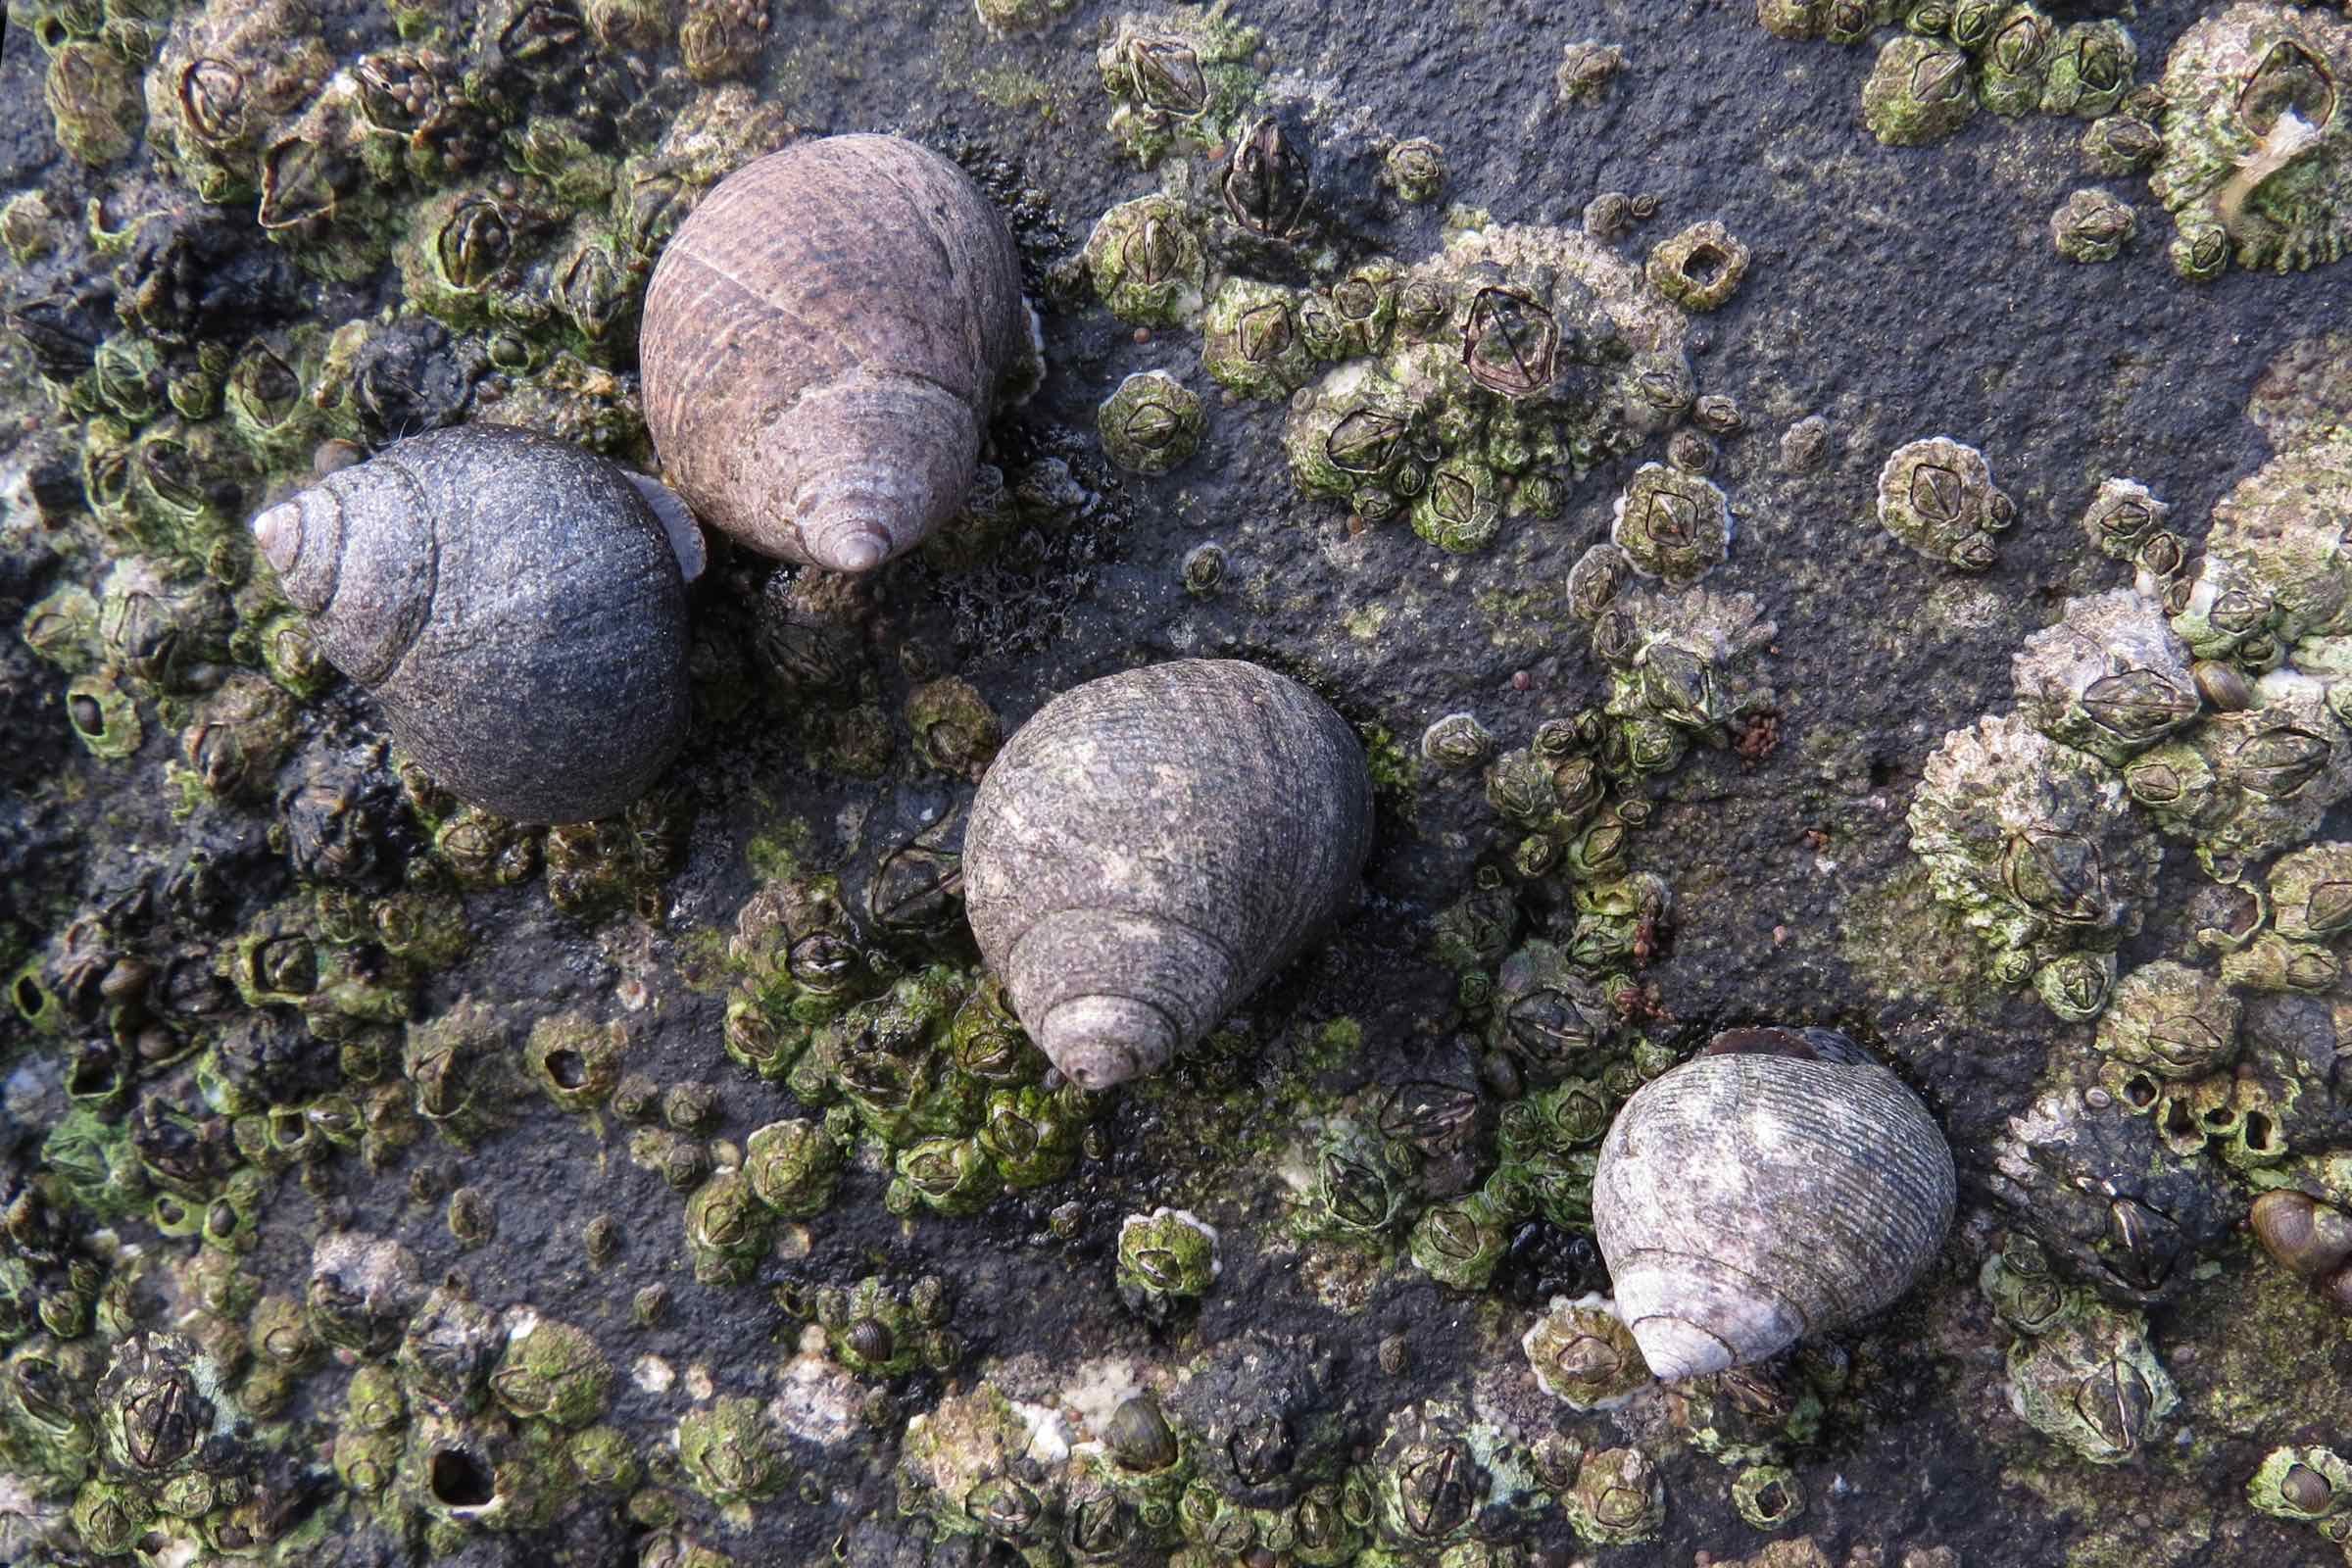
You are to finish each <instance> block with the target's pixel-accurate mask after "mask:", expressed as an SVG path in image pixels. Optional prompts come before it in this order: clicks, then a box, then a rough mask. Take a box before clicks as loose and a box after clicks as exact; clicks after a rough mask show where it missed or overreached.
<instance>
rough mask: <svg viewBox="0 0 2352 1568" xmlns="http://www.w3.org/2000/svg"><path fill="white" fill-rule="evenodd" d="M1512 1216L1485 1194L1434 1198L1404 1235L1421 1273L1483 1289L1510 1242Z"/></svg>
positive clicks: (1466, 1288) (1459, 1286) (1443, 1282)
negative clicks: (1436, 1199)
mask: <svg viewBox="0 0 2352 1568" xmlns="http://www.w3.org/2000/svg"><path fill="white" fill-rule="evenodd" d="M1511 1230H1512V1226H1511V1216H1509V1215H1506V1214H1504V1213H1502V1212H1500V1211H1499V1210H1498V1208H1497V1206H1496V1204H1495V1201H1493V1200H1492V1199H1491V1198H1489V1197H1488V1196H1487V1195H1486V1194H1484V1193H1477V1192H1474V1193H1469V1194H1466V1195H1464V1196H1463V1197H1460V1198H1450V1199H1447V1200H1446V1201H1444V1202H1440V1203H1432V1204H1431V1205H1430V1206H1429V1207H1427V1208H1425V1209H1423V1210H1422V1211H1421V1215H1420V1217H1419V1218H1418V1219H1416V1220H1415V1221H1414V1222H1413V1228H1412V1230H1411V1231H1410V1232H1408V1233H1407V1234H1406V1236H1405V1248H1406V1250H1407V1252H1408V1253H1409V1254H1410V1255H1411V1257H1412V1260H1413V1262H1414V1263H1415V1264H1416V1265H1417V1266H1419V1268H1420V1269H1421V1270H1422V1272H1423V1273H1425V1274H1427V1275H1428V1276H1429V1277H1430V1278H1431V1279H1434V1280H1436V1281H1437V1282H1438V1283H1439V1284H1441V1285H1445V1286H1448V1287H1450V1288H1451V1289H1453V1290H1457V1291H1483V1290H1485V1289H1486V1288H1487V1282H1488V1281H1489V1280H1491V1279H1493V1278H1494V1276H1495V1268H1496V1267H1497V1266H1499V1265H1500V1264H1501V1262H1502V1257H1503V1253H1504V1252H1505V1251H1506V1250H1509V1248H1510V1243H1511Z"/></svg>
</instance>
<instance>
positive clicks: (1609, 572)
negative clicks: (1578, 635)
mask: <svg viewBox="0 0 2352 1568" xmlns="http://www.w3.org/2000/svg"><path fill="white" fill-rule="evenodd" d="M1634 577H1635V571H1634V563H1633V558H1632V557H1630V556H1628V555H1627V554H1626V553H1625V552H1624V551H1623V550H1621V549H1620V548H1618V547H1617V546H1616V545H1614V544H1610V543H1607V542H1605V541H1604V542H1602V543H1600V544H1596V545H1594V546H1593V547H1592V548H1591V549H1590V550H1587V551H1586V552H1585V553H1584V554H1583V555H1581V556H1579V557H1577V559H1576V564H1575V565H1573V566H1571V567H1569V568H1568V613H1570V614H1571V615H1574V616H1575V617H1576V618H1577V619H1579V620H1582V621H1593V620H1597V619H1598V618H1599V617H1600V613H1601V612H1602V611H1604V610H1606V609H1608V608H1609V606H1611V605H1612V604H1615V603H1616V602H1617V596H1618V595H1619V594H1621V593H1623V592H1624V591H1625V589H1626V586H1627V584H1629V583H1631V582H1632V581H1633V580H1634Z"/></svg>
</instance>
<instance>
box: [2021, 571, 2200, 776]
mask: <svg viewBox="0 0 2352 1568" xmlns="http://www.w3.org/2000/svg"><path fill="white" fill-rule="evenodd" d="M2012 668H2013V670H2014V672H2015V676H2016V680H2017V699H2018V704H2019V708H2020V711H2022V712H2023V713H2024V715H2025V716H2026V717H2027V718H2029V719H2031V720H2033V722H2034V727H2035V728H2037V729H2039V730H2040V731H2041V732H2042V733H2043V734H2045V735H2047V736H2049V737H2050V739H2052V740H2054V741H2060V742H2063V743H2064V744H2066V745H2068V746H2074V747H2078V748H2080V749H2082V751H2085V752H2088V753H2090V754H2091V755H2092V756H2093V757H2098V758H2103V759H2105V760H2107V761H2110V762H2121V761H2123V760H2124V759H2125V758H2127V757H2129V756H2131V754H2132V753H2134V752H2137V751H2140V750H2142V749H2144V748H2146V747H2149V746H2152V745H2154V744H2155V743H2156V742H2157V741H2159V740H2161V739H2163V738H2164V736H2166V735H2167V734H2169V733H2171V732H2172V731H2173V730H2176V729H2179V728H2180V726H2181V725H2183V724H2186V723H2187V722H2188V721H2189V720H2191V719H2193V718H2195V717H2196V716H2197V707H2198V695H2199V689H2198V685H2197V682H2196V679H2195V676H2194V673H2193V671H2192V670H2191V668H2190V665H2189V659H2188V650H2187V649H2186V648H2185V647H2184V646H2182V644H2181V642H2180V638H2178V637H2176V636H2174V635H2173V633H2172V629H2171V628H2170V627H2169V626H2167V625H2166V624H2165V617H2164V608H2163V607H2162V606H2161V605H2159V604H2157V603H2156V602H2155V601H2154V600H2152V599H2149V598H2146V597H2144V596H2143V595H2141V594H2140V593H2138V592H2137V591H2136V590H2134V589H2131V588H2118V589H2116V590H2114V591H2113V592H2111V593H2104V594H2098V595H2095V596H2093V597H2091V598H2088V599H2070V600H2068V601H2067V604H2066V615H2065V617H2064V618H2063V619H2061V620H2060V621H2059V622H2058V623H2057V624H2056V625H2054V626H2048V627H2045V628H2043V629H2042V630H2040V631H2037V632H2035V633H2034V635H2033V636H2031V637H2029V638H2027V639H2026V641H2025V645H2024V646H2023V647H2022V648H2020V649H2019V650H2018V652H2017V657H2016V659H2015V660H2014V661H2013V662H2012ZM2239 706H2241V707H2242V706H2244V705H2242V704H2241V705H2239Z"/></svg>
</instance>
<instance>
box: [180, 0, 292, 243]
mask: <svg viewBox="0 0 2352 1568" xmlns="http://www.w3.org/2000/svg"><path fill="white" fill-rule="evenodd" d="M333 70H334V58H333V56H332V55H331V54H329V53H328V51H327V48H326V46H325V43H324V42H323V40H321V38H320V37H319V30H318V22H317V19H316V17H315V15H314V14H313V12H312V11H311V10H310V9H309V8H308V7H305V6H301V5H299V4H296V3H294V0H262V3H260V4H254V3H251V0H211V3H210V4H208V5H206V6H204V7H203V8H202V9H200V10H194V11H189V12H185V13H183V14H182V15H181V16H180V17H179V18H178V19H177V21H176V22H174V24H173V25H172V31H171V35H170V37H169V38H168V39H167V40H166V41H165V44H164V48H163V51H162V54H161V56H160V57H159V58H158V59H157V61H156V64H155V67H154V69H152V70H150V71H149V72H148V73H147V75H146V97H147V125H148V134H149V137H150V139H151V140H152V141H153V142H154V143H155V145H156V147H157V150H158V152H159V153H160V154H161V155H162V157H163V158H164V159H165V160H166V161H167V162H168V163H169V164H171V165H172V166H173V167H175V168H176V170H177V171H178V172H179V174H180V177H181V178H183V179H185V180H186V181H187V182H188V183H189V184H190V185H191V186H192V187H193V188H194V189H195V191H196V193H197V194H198V195H199V196H200V197H202V198H203V199H204V200H206V201H208V202H216V203H224V202H228V201H232V200H235V199H238V198H241V197H247V196H250V195H252V194H253V192H254V189H255V186H256V183H257V181H258V178H259V166H258V157H259V154H260V149H261V147H262V146H263V145H264V144H265V143H266V142H267V141H269V140H270V139H272V136H273V133H274V131H275V128H276V127H277V125H278V124H279V123H280V122H281V121H283V120H285V119H286V118H287V117H289V116H291V115H293V114H294V113H295V112H296V111H298V110H299V109H300V108H301V107H302V105H303V103H304V102H305V101H306V100H308V99H309V98H310V97H311V95H312V94H313V93H315V92H316V91H317V90H318V89H319V85H320V84H321V83H322V82H324V81H325V80H326V78H327V76H328V75H329V73H332V72H333Z"/></svg>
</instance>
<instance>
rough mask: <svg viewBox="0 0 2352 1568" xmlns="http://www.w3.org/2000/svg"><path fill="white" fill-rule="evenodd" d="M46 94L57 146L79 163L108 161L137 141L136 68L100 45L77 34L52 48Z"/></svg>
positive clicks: (140, 120)
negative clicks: (75, 36) (55, 128)
mask: <svg viewBox="0 0 2352 1568" xmlns="http://www.w3.org/2000/svg"><path fill="white" fill-rule="evenodd" d="M44 92H45V94H46V96H47V98H48V101H49V116H50V119H51V120H52V122H54V123H55V124H56V127H57V142H58V145H59V146H61V147H63V148H64V149H65V150H66V152H67V154H68V155H69V156H71V157H73V159H75V160H77V161H78V162H80V163H84V164H89V165H92V166H97V165H102V164H111V163H113V162H114V161H115V160H116V159H118V158H121V157H123V155H124V154H126V153H128V152H129V151H130V150H131V149H132V148H133V147H135V146H137V145H138V141H139V132H140V130H141V129H142V128H143V126H144V125H145V123H146V119H147V110H146V105H145V104H144V103H142V102H141V101H140V97H139V74H138V72H137V71H136V70H135V69H134V68H133V67H132V66H130V65H129V64H127V63H126V62H124V61H123V59H122V57H121V56H119V55H117V54H116V53H115V52H114V51H112V50H110V49H108V48H107V47H105V46H104V45H103V44H98V43H93V42H89V41H87V40H84V39H78V38H77V39H74V40H73V41H72V42H70V43H67V44H66V45H64V46H63V47H62V48H59V49H56V50H54V51H52V52H51V54H50V56H49V79H48V82H47V84H46V86H45V88H44Z"/></svg>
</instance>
